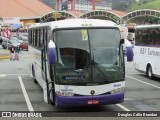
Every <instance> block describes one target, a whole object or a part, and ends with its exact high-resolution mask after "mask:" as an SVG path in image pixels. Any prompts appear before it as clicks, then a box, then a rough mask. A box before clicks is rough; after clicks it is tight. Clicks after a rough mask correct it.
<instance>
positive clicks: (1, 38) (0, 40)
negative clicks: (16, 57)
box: [0, 36, 7, 44]
mask: <svg viewBox="0 0 160 120" xmlns="http://www.w3.org/2000/svg"><path fill="white" fill-rule="evenodd" d="M3 40H7V38H5V37H3V36H0V44H2V42H3Z"/></svg>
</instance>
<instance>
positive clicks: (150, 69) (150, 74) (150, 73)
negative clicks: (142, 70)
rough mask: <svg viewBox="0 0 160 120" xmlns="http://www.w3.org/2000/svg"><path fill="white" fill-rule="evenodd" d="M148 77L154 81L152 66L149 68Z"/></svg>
mask: <svg viewBox="0 0 160 120" xmlns="http://www.w3.org/2000/svg"><path fill="white" fill-rule="evenodd" d="M147 77H148V78H150V79H153V77H154V76H153V72H152V67H151V65H148V67H147Z"/></svg>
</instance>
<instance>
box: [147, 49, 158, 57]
mask: <svg viewBox="0 0 160 120" xmlns="http://www.w3.org/2000/svg"><path fill="white" fill-rule="evenodd" d="M148 55H152V56H160V51H155V50H150V48H148Z"/></svg>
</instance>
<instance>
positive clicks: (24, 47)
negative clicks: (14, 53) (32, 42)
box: [20, 41, 28, 51]
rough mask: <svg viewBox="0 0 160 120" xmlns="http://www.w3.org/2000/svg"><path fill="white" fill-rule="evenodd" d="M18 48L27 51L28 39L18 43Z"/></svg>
mask: <svg viewBox="0 0 160 120" xmlns="http://www.w3.org/2000/svg"><path fill="white" fill-rule="evenodd" d="M20 48H21V50H27V51H28V41H23V42H22V43H21V44H20Z"/></svg>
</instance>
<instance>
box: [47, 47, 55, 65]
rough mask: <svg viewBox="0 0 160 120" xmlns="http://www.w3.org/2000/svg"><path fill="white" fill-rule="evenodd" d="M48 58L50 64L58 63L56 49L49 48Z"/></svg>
mask: <svg viewBox="0 0 160 120" xmlns="http://www.w3.org/2000/svg"><path fill="white" fill-rule="evenodd" d="M48 57H49V63H50V64H54V63H55V62H56V49H55V48H49V51H48Z"/></svg>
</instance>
